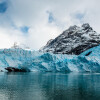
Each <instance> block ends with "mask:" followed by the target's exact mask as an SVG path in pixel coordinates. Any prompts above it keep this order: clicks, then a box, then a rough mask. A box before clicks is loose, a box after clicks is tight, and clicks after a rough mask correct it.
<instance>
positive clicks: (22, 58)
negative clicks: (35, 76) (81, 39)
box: [0, 46, 100, 72]
mask: <svg viewBox="0 0 100 100" xmlns="http://www.w3.org/2000/svg"><path fill="white" fill-rule="evenodd" d="M99 50H100V46H97V47H94V48H91V49H89V50H87V51H85V52H83V53H82V54H80V55H78V56H77V55H66V54H63V55H62V54H53V53H42V52H39V51H30V50H23V49H18V48H17V49H1V50H0V70H2V71H6V70H5V68H8V67H13V68H18V69H22V68H23V69H28V70H29V71H52V72H57V71H60V72H61V71H62V72H70V71H74V72H100V52H99Z"/></svg>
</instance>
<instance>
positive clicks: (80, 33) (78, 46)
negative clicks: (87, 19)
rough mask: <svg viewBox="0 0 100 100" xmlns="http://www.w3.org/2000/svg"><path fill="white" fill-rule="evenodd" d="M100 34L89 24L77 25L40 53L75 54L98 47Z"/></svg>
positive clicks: (47, 45) (48, 44) (51, 42)
mask: <svg viewBox="0 0 100 100" xmlns="http://www.w3.org/2000/svg"><path fill="white" fill-rule="evenodd" d="M99 44H100V34H98V33H96V32H95V31H94V30H93V29H92V28H91V27H90V25H89V24H88V23H86V24H83V25H82V26H81V27H78V26H76V25H74V26H71V27H69V29H68V30H65V31H64V32H63V33H62V34H60V35H59V36H58V37H56V38H55V39H54V40H50V41H49V42H48V43H47V44H46V46H44V47H43V48H42V49H40V51H43V52H52V53H54V54H75V55H79V54H80V53H82V52H84V51H86V50H88V49H90V48H92V47H95V46H98V45H99Z"/></svg>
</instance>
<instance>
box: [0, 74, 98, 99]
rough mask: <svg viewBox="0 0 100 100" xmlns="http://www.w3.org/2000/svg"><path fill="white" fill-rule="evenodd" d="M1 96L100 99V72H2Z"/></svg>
mask: <svg viewBox="0 0 100 100" xmlns="http://www.w3.org/2000/svg"><path fill="white" fill-rule="evenodd" d="M0 100H100V74H90V73H2V72H1V73H0Z"/></svg>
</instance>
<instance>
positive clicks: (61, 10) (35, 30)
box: [0, 0, 100, 50]
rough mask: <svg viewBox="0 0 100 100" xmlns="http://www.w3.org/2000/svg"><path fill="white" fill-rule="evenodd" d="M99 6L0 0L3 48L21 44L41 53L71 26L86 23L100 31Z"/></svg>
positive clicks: (94, 0)
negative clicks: (40, 50)
mask: <svg viewBox="0 0 100 100" xmlns="http://www.w3.org/2000/svg"><path fill="white" fill-rule="evenodd" d="M99 3H100V1H99V0H88V1H87V0H81V1H80V0H39V1H38V0H24V1H23V0H0V5H1V6H0V48H4V47H11V45H12V44H13V42H18V43H21V44H26V45H27V46H29V47H30V48H32V49H35V50H38V49H39V48H41V47H42V46H43V45H45V44H46V42H47V41H48V40H49V39H51V38H55V37H56V36H58V35H59V34H60V33H61V32H62V31H64V30H66V29H67V28H68V27H69V26H70V25H81V24H82V23H87V22H88V23H90V25H91V26H93V28H94V29H95V30H96V31H97V32H100V28H99V26H100V13H99V12H100V10H99V9H100V6H99ZM2 5H3V6H2ZM2 37H3V38H2ZM4 41H6V42H4ZM8 44H9V45H8Z"/></svg>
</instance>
